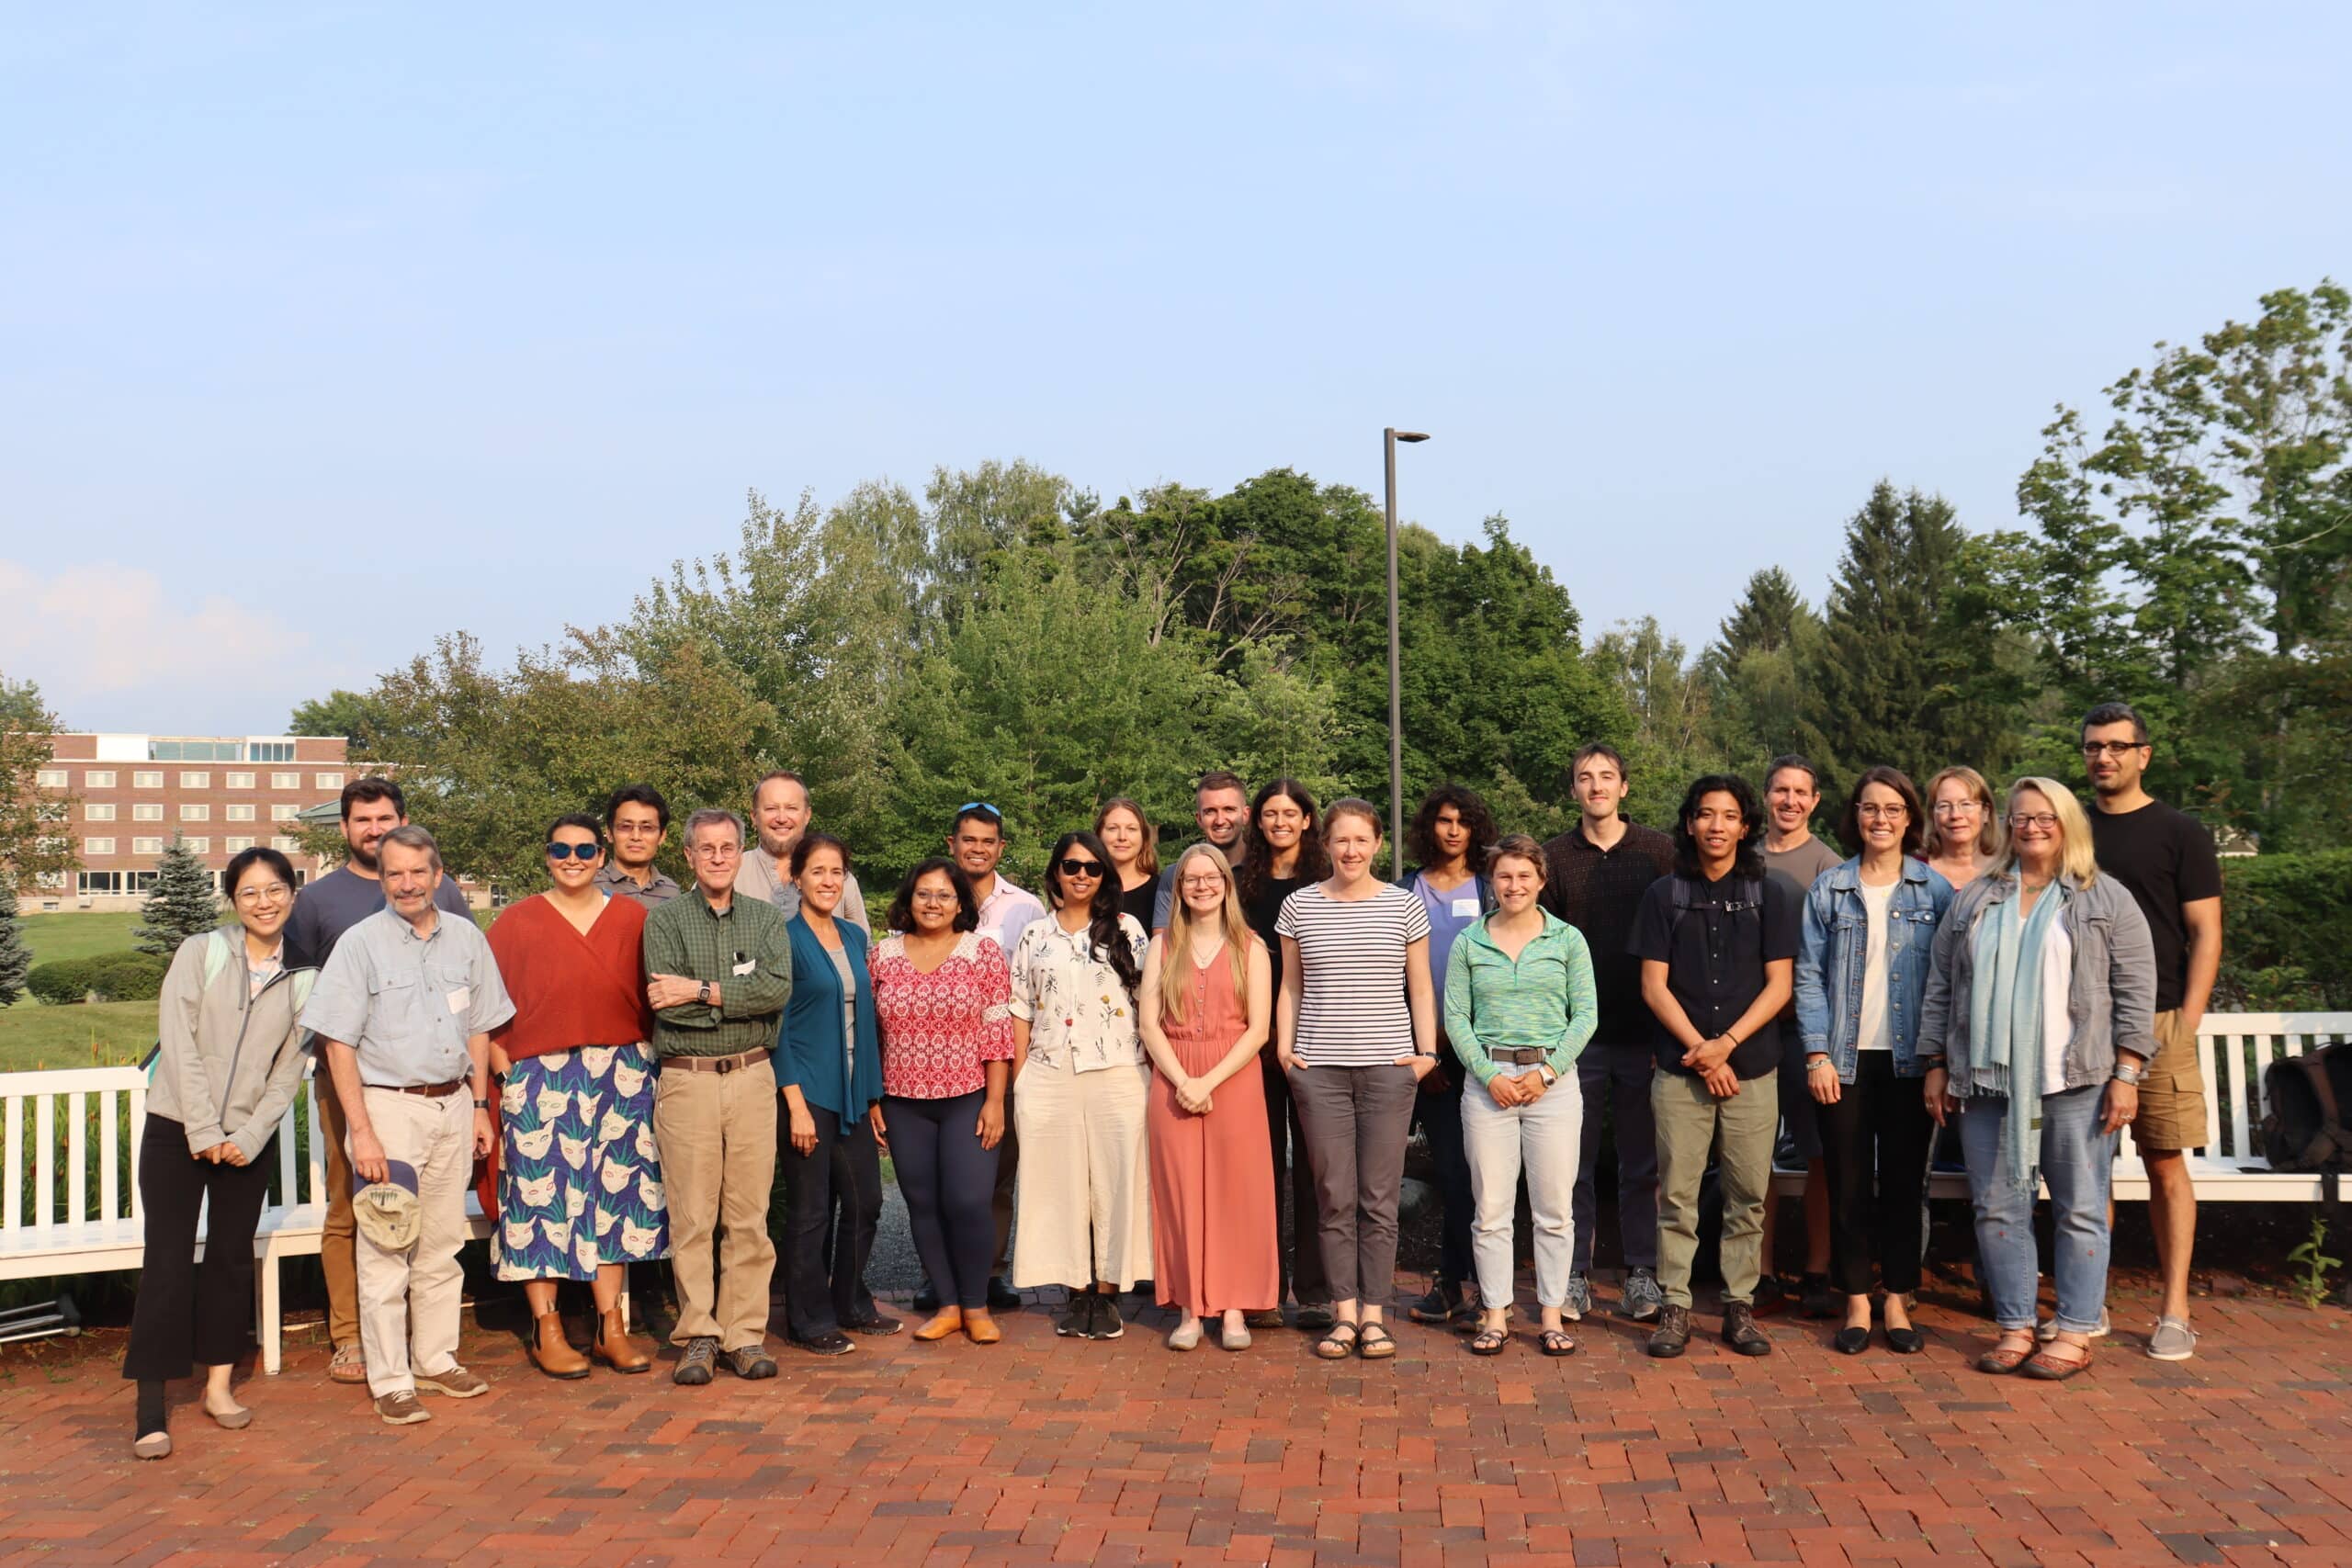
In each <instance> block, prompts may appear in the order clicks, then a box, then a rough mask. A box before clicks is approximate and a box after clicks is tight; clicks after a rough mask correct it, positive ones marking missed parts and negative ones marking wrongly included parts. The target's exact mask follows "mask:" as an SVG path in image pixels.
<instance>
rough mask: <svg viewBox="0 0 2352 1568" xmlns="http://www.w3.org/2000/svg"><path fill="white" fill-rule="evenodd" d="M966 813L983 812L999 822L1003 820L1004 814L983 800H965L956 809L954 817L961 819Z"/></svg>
mask: <svg viewBox="0 0 2352 1568" xmlns="http://www.w3.org/2000/svg"><path fill="white" fill-rule="evenodd" d="M967 811H985V812H987V813H988V814H989V816H991V817H993V818H996V819H997V820H998V821H1000V822H1001V821H1003V820H1004V813H1003V812H1001V811H999V810H998V809H997V808H996V807H993V806H990V805H989V803H988V802H987V801H985V800H967V801H966V802H965V803H964V804H963V805H961V806H959V807H956V816H958V817H961V816H962V815H963V814H964V813H965V812H967Z"/></svg>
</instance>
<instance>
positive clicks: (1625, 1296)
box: [1568, 1269, 1666, 1323]
mask: <svg viewBox="0 0 2352 1568" xmlns="http://www.w3.org/2000/svg"><path fill="white" fill-rule="evenodd" d="M1568 1293H1569V1295H1570V1296H1571V1297H1572V1298H1573V1297H1574V1295H1575V1294H1576V1279H1575V1278H1571V1279H1570V1280H1569V1281H1568ZM1665 1305H1666V1292H1664V1291H1662V1290H1660V1289H1658V1283H1657V1269H1626V1270H1625V1288H1624V1289H1623V1291H1622V1292H1619V1293H1618V1297H1617V1310H1618V1311H1619V1312H1621V1313H1623V1314H1625V1315H1626V1316H1627V1317H1630V1318H1632V1319H1633V1320H1634V1322H1635V1323H1654V1322H1656V1321H1657V1314H1658V1309H1659V1308H1661V1307H1663V1306H1665Z"/></svg>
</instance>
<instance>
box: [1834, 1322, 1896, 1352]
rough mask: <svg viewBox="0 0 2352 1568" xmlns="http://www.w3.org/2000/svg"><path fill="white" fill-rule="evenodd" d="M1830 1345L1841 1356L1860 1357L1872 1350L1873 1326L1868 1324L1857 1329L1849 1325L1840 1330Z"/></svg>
mask: <svg viewBox="0 0 2352 1568" xmlns="http://www.w3.org/2000/svg"><path fill="white" fill-rule="evenodd" d="M1890 1337H1892V1335H1890ZM1829 1343H1830V1346H1831V1348H1834V1349H1835V1350H1836V1351H1837V1352H1838V1354H1839V1355H1841V1356H1859V1355H1860V1354H1861V1353H1862V1352H1863V1351H1865V1350H1867V1349H1869V1348H1870V1346H1871V1325H1869V1324H1867V1323H1866V1324H1864V1325H1861V1326H1860V1328H1856V1327H1853V1326H1851V1325H1849V1326H1847V1327H1844V1328H1841V1329H1839V1330H1838V1335H1837V1337H1836V1338H1834V1339H1832V1340H1830V1341H1829Z"/></svg>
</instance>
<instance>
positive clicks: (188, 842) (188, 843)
mask: <svg viewBox="0 0 2352 1568" xmlns="http://www.w3.org/2000/svg"><path fill="white" fill-rule="evenodd" d="M180 847H181V848H182V849H184V850H186V851H187V852H188V853H190V854H192V855H209V854H210V853H211V852H212V840H209V839H182V840H180Z"/></svg>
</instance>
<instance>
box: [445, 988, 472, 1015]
mask: <svg viewBox="0 0 2352 1568" xmlns="http://www.w3.org/2000/svg"><path fill="white" fill-rule="evenodd" d="M473 1005H474V988H473V987H471V986H460V987H458V988H457V989H456V990H454V991H451V992H450V993H449V1010H450V1011H451V1012H464V1011H465V1010H468V1009H469V1008H470V1007H472V1006H473Z"/></svg>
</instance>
